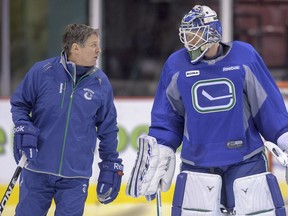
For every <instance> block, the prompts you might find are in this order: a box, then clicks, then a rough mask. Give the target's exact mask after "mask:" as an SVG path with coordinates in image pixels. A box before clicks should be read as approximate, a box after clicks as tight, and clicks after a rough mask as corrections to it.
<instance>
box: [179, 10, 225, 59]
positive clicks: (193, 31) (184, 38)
mask: <svg viewBox="0 0 288 216" xmlns="http://www.w3.org/2000/svg"><path fill="white" fill-rule="evenodd" d="M221 35H222V27H221V23H220V21H219V20H218V18H217V14H216V12H215V11H214V10H212V9H211V8H209V7H207V6H201V5H196V6H194V7H193V9H192V10H191V11H190V12H189V13H188V14H186V15H185V16H184V17H183V19H182V21H181V25H180V28H179V37H180V40H181V42H182V43H183V44H184V46H185V47H186V49H187V50H188V53H189V55H190V57H191V63H193V64H195V63H197V62H198V61H199V60H200V59H201V58H202V57H203V56H204V54H205V53H206V52H207V51H208V49H209V48H210V47H211V46H212V45H213V43H218V42H219V41H221Z"/></svg>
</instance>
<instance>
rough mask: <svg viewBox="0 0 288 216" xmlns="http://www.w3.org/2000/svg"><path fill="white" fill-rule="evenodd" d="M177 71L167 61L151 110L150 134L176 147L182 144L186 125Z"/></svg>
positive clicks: (160, 142)
mask: <svg viewBox="0 0 288 216" xmlns="http://www.w3.org/2000/svg"><path fill="white" fill-rule="evenodd" d="M177 75H178V74H177V73H174V74H173V72H171V69H170V68H169V66H168V63H165V65H164V67H163V70H162V74H161V77H160V80H159V83H158V88H157V91H156V95H155V98H154V103H153V107H152V111H151V126H150V128H149V135H150V136H153V137H155V138H156V139H157V142H158V144H162V145H166V146H169V147H171V148H172V149H174V151H176V149H177V148H178V147H179V146H180V145H181V143H182V138H183V127H184V108H183V107H184V106H183V103H182V100H181V97H180V94H179V92H178V88H177Z"/></svg>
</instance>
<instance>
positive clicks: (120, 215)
mask: <svg viewBox="0 0 288 216" xmlns="http://www.w3.org/2000/svg"><path fill="white" fill-rule="evenodd" d="M286 206H287V207H286V211H287V212H288V203H286ZM14 210H15V206H12V205H8V206H6V207H5V210H4V212H3V214H2V216H13V214H14ZM54 210H55V206H54V205H53V206H51V208H50V210H49V212H48V214H47V216H54ZM170 215H171V205H170V204H163V206H162V216H170ZM83 216H157V207H156V204H155V203H148V202H147V203H139V204H110V205H100V204H95V205H91V204H89V205H86V207H85V212H84V214H83Z"/></svg>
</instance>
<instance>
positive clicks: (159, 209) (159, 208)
mask: <svg viewBox="0 0 288 216" xmlns="http://www.w3.org/2000/svg"><path fill="white" fill-rule="evenodd" d="M156 202H157V216H162V201H161V191H160V188H158V190H157V194H156Z"/></svg>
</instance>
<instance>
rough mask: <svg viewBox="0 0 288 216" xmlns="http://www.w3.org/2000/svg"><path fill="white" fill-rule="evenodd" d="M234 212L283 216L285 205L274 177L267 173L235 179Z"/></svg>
mask: <svg viewBox="0 0 288 216" xmlns="http://www.w3.org/2000/svg"><path fill="white" fill-rule="evenodd" d="M233 191H234V195H235V213H236V215H237V216H240V215H261V216H274V215H275V216H285V215H286V212H285V206H284V201H283V198H282V195H281V191H280V188H279V185H278V181H277V179H276V177H275V176H274V175H273V174H271V173H269V172H266V173H261V174H257V175H251V176H246V177H243V178H239V179H236V180H235V181H234V184H233Z"/></svg>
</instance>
